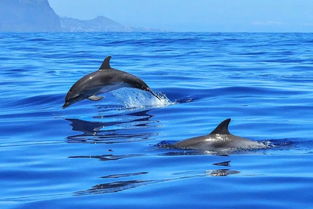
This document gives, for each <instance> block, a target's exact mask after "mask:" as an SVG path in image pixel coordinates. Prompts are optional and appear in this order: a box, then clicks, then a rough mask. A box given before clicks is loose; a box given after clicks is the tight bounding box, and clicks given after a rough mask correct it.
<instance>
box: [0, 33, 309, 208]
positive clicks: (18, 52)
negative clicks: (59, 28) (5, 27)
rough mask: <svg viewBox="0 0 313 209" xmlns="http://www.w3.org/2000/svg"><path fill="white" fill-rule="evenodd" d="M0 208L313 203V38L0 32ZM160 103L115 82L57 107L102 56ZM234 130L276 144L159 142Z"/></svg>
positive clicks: (298, 205) (288, 205)
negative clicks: (183, 146)
mask: <svg viewBox="0 0 313 209" xmlns="http://www.w3.org/2000/svg"><path fill="white" fill-rule="evenodd" d="M0 47H1V50H0V78H1V80H0V86H1V91H0V108H1V110H2V111H1V113H0V129H1V130H0V131H1V134H0V140H1V141H0V159H1V167H0V178H1V181H0V185H1V188H2V189H1V196H0V206H1V208H31V209H33V208H45V209H46V208H53V209H54V208H76V209H78V208H310V207H312V200H313V195H312V187H313V167H312V165H313V163H312V162H313V152H312V148H313V141H312V135H313V129H312V122H313V109H312V104H313V93H312V83H313V59H312V54H313V36H312V34H292V33H289V34H247V33H75V34H74V33H73V34H71V33H51V34H44V33H26V34H14V33H11V34H6V33H1V34H0ZM108 55H111V56H112V57H113V58H112V60H111V66H112V67H114V68H117V69H120V70H124V71H127V72H129V73H132V74H134V75H137V76H139V77H140V78H142V79H143V80H145V81H146V82H147V83H148V84H149V85H150V86H151V87H152V88H153V89H154V90H155V91H156V92H159V93H160V94H164V95H166V97H167V98H168V99H169V101H166V102H165V101H163V103H158V102H156V100H155V99H154V98H152V97H151V96H150V95H149V94H146V93H144V92H139V91H129V90H121V91H118V92H114V93H113V94H106V95H105V99H104V100H102V101H100V102H91V101H82V102H80V103H77V104H75V105H73V106H71V107H69V108H67V109H65V110H63V109H62V108H61V106H62V105H63V102H64V96H65V94H66V92H67V91H68V89H69V88H70V86H71V85H72V84H73V83H74V82H75V81H76V80H77V79H79V78H80V77H82V76H83V75H85V74H87V73H90V72H93V71H95V70H97V69H98V67H99V66H100V65H101V62H102V60H103V59H104V57H105V56H108ZM226 118H232V122H231V124H230V131H231V132H232V133H233V134H236V135H239V136H243V137H247V138H251V139H253V140H260V141H263V140H268V141H271V142H272V143H274V144H276V145H277V146H276V147H274V148H272V149H266V150H250V151H243V152H238V153H232V154H230V155H210V154H204V153H199V152H193V151H186V150H174V149H165V148H162V147H160V146H157V145H158V144H160V143H164V142H165V143H167V142H175V141H179V140H183V139H186V138H189V137H193V136H199V135H205V134H208V133H209V132H211V131H212V130H213V129H214V128H215V126H216V125H218V123H220V122H221V121H222V120H224V119H226Z"/></svg>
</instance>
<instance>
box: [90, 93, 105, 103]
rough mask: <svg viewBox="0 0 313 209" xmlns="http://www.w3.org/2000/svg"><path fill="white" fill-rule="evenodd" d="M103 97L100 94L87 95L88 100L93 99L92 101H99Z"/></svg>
mask: <svg viewBox="0 0 313 209" xmlns="http://www.w3.org/2000/svg"><path fill="white" fill-rule="evenodd" d="M103 98H104V97H102V96H96V95H92V96H90V97H88V99H89V100H91V101H94V102H96V101H99V100H101V99H103Z"/></svg>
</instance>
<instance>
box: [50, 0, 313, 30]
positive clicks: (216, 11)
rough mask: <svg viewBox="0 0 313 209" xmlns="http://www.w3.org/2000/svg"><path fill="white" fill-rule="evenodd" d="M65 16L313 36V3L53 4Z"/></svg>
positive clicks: (93, 0) (124, 0)
mask: <svg viewBox="0 0 313 209" xmlns="http://www.w3.org/2000/svg"><path fill="white" fill-rule="evenodd" d="M49 2H50V5H51V7H52V8H53V9H54V10H55V11H56V13H57V14H58V15H60V16H66V17H74V18H79V19H92V18H95V17H97V16H105V17H109V18H111V19H113V20H115V21H117V22H119V23H121V24H123V25H126V26H135V27H148V28H155V29H160V30H165V31H180V32H184V31H186V32H188V31H195V32H313V0H193V1H191V0H49Z"/></svg>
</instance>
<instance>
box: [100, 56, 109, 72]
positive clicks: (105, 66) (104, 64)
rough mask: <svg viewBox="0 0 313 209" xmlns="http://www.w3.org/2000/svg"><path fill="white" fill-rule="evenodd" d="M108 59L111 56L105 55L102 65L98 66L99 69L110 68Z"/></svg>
mask: <svg viewBox="0 0 313 209" xmlns="http://www.w3.org/2000/svg"><path fill="white" fill-rule="evenodd" d="M110 59H111V56H107V57H106V58H105V59H104V60H103V62H102V65H101V66H100V68H99V70H104V69H110V68H111V66H110Z"/></svg>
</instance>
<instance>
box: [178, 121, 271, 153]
mask: <svg viewBox="0 0 313 209" xmlns="http://www.w3.org/2000/svg"><path fill="white" fill-rule="evenodd" d="M230 120H231V119H230V118H229V119H226V120H224V121H223V122H221V123H220V124H219V125H218V126H217V127H216V128H215V129H214V130H213V131H212V132H211V133H210V134H208V135H205V136H198V137H194V138H190V139H186V140H183V141H180V142H177V143H175V144H174V145H173V147H174V148H179V149H196V150H203V151H213V152H223V151H234V150H238V149H262V148H267V145H266V144H264V143H263V142H257V141H252V140H249V139H245V138H242V137H239V136H235V135H232V134H231V133H230V132H229V130H228V125H229V123H230Z"/></svg>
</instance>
